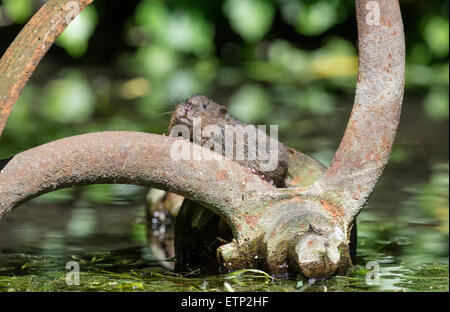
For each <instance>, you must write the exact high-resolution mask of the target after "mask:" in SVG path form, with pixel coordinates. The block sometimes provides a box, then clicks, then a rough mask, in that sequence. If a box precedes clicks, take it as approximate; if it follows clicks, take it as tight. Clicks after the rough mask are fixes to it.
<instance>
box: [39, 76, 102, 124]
mask: <svg viewBox="0 0 450 312" xmlns="http://www.w3.org/2000/svg"><path fill="white" fill-rule="evenodd" d="M94 101H95V98H94V93H93V91H92V90H91V88H90V86H89V83H88V81H87V80H86V78H85V77H84V76H83V74H82V73H81V72H79V71H77V70H70V71H68V72H67V73H66V74H65V75H64V76H63V78H60V79H57V80H53V81H51V82H50V83H49V84H47V85H46V86H45V90H44V103H43V106H42V114H43V115H44V116H45V117H47V118H49V119H50V120H52V121H58V122H63V123H77V122H78V123H81V122H84V121H86V120H88V119H89V118H90V117H91V115H92V113H93V112H94V104H95V102H94Z"/></svg>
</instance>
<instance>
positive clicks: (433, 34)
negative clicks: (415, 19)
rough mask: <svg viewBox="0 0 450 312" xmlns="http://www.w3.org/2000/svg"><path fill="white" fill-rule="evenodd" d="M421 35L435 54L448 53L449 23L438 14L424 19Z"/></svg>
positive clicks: (442, 54) (445, 54)
mask: <svg viewBox="0 0 450 312" xmlns="http://www.w3.org/2000/svg"><path fill="white" fill-rule="evenodd" d="M422 36H423V38H424V39H425V41H426V43H427V44H428V46H429V48H430V49H431V51H432V52H433V53H434V54H435V55H436V56H439V57H443V56H447V55H448V45H449V25H448V20H447V19H445V18H443V17H441V16H438V15H434V16H431V17H429V18H428V19H426V20H425V26H424V28H423V31H422Z"/></svg>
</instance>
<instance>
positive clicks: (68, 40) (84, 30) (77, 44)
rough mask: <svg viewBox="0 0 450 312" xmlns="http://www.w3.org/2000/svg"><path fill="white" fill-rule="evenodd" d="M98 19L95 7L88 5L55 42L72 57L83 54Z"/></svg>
mask: <svg viewBox="0 0 450 312" xmlns="http://www.w3.org/2000/svg"><path fill="white" fill-rule="evenodd" d="M97 20H98V17H97V11H96V10H95V7H94V6H88V7H87V8H86V9H84V10H83V11H82V12H81V13H80V15H78V16H77V17H76V18H75V19H74V20H73V21H72V22H71V23H70V24H69V26H67V28H66V29H65V30H64V31H63V33H62V34H61V35H60V36H59V37H58V39H57V40H56V42H55V43H56V44H57V45H59V46H61V47H63V48H64V49H65V50H66V51H67V53H69V54H70V56H72V57H75V58H78V57H81V56H83V55H84V54H85V53H86V51H87V47H88V42H89V39H90V38H91V36H92V34H93V33H94V29H95V26H96V25H97Z"/></svg>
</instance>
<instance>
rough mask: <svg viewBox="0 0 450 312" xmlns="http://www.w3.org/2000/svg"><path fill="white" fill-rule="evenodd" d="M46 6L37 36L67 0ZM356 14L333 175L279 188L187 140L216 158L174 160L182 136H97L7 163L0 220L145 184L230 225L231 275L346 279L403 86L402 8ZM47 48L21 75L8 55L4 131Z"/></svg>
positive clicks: (393, 1)
mask: <svg viewBox="0 0 450 312" xmlns="http://www.w3.org/2000/svg"><path fill="white" fill-rule="evenodd" d="M78 2H80V3H85V4H87V3H88V2H89V1H78ZM49 3H52V4H54V5H55V7H49V8H47V9H48V11H46V12H44V15H42V16H41V18H42V21H41V23H40V24H39V25H41V27H42V28H39V29H36V31H41V32H42V33H43V34H45V33H51V34H54V35H55V36H56V32H54V33H52V32H51V31H50V30H51V29H53V28H52V27H53V24H52V22H51V21H52V18H53V17H54V16H56V15H58V14H61V10H62V5H64V3H67V1H63V0H61V1H56V0H55V1H49ZM38 14H39V13H38ZM45 14H47V15H45ZM356 15H357V22H358V38H359V75H358V84H357V87H356V96H355V103H354V107H353V111H352V114H351V117H350V120H349V123H348V125H347V129H346V131H345V134H344V137H343V139H342V142H341V144H340V146H339V149H338V151H337V152H336V155H335V157H334V159H333V162H332V164H331V166H330V168H329V169H327V171H326V172H325V174H324V175H323V176H322V177H321V178H320V179H319V180H318V181H317V182H315V183H313V184H312V185H309V186H305V187H292V188H285V189H276V188H274V187H272V186H271V185H270V184H269V183H267V182H265V181H264V180H261V179H260V178H259V176H257V175H254V174H252V173H251V171H250V170H248V169H246V168H244V167H241V166H240V165H238V164H237V163H235V162H233V161H230V160H227V159H225V158H223V157H221V156H220V155H218V154H217V155H216V156H214V157H213V155H212V154H213V152H211V151H209V150H207V149H203V148H202V147H200V146H196V145H195V144H192V143H187V142H186V144H188V145H189V148H192V149H199V150H201V153H204V154H206V155H209V156H210V157H211V158H217V160H214V161H205V160H201V161H195V160H183V161H174V160H173V159H172V158H171V157H170V148H171V146H172V144H173V143H174V142H176V139H174V138H169V137H164V136H159V135H153V134H144V133H135V132H103V133H92V134H87V135H81V136H76V137H71V138H66V139H62V140H58V141H55V142H51V143H48V144H45V145H42V146H39V147H36V148H33V149H30V150H28V151H25V152H23V153H20V154H18V155H16V156H15V157H13V158H12V159H11V160H10V161H9V162H8V163H6V165H5V166H4V167H3V168H2V169H1V171H0V218H1V217H4V216H5V215H7V214H8V213H9V212H10V211H11V210H12V209H13V208H15V207H17V206H19V205H20V204H21V203H23V202H25V201H26V200H29V199H31V198H33V197H35V196H38V195H40V194H43V193H46V192H50V191H53V190H56V189H60V188H64V187H69V186H72V185H84V184H93V183H129V184H137V185H145V186H150V187H155V188H159V189H163V190H166V191H169V192H173V193H176V194H179V195H182V196H185V197H187V198H189V199H192V200H193V201H196V202H198V203H200V204H201V205H203V206H205V207H207V208H209V209H210V210H212V211H213V212H215V213H216V214H218V215H219V216H221V217H222V218H223V219H224V220H225V221H226V222H227V223H228V225H229V226H230V227H231V229H232V231H233V237H234V239H233V241H232V242H231V243H229V244H226V245H223V246H221V247H219V248H218V254H217V256H218V259H219V261H220V263H221V264H222V265H223V266H224V267H225V268H228V269H230V270H234V269H238V268H244V267H247V268H248V267H263V268H266V269H267V270H268V271H270V272H271V273H273V274H282V275H284V274H287V273H288V272H289V271H294V272H297V273H298V272H301V273H302V274H304V275H306V276H309V277H326V276H329V275H330V274H333V273H334V272H336V271H339V272H345V270H346V269H347V268H348V267H349V266H350V265H351V261H350V260H349V258H350V257H349V252H348V250H349V248H348V239H349V236H350V228H351V223H352V222H353V220H354V218H355V216H356V215H357V214H358V213H359V212H360V210H361V209H362V207H363V205H364V203H365V202H366V201H367V198H368V196H369V195H370V193H371V192H372V190H373V187H374V185H375V183H376V182H377V180H378V178H379V176H380V175H381V173H382V171H383V169H384V166H385V165H386V162H387V160H388V157H389V154H390V151H391V149H392V144H393V141H394V137H395V133H396V129H397V126H398V122H399V117H400V111H401V104H402V99H403V86H404V62H405V46H404V36H403V26H402V20H401V14H400V8H399V5H398V1H397V0H383V1H368V0H356ZM60 18H61V16H60ZM60 22H61V21H60ZM66 24H67V23H66ZM33 25H34V24H31V26H30V28H29V29H28V30H27V31H29V32H30V34H32V33H33V31H35V30H34V27H35V26H33ZM60 25H64V23H61V24H60ZM27 27H28V26H27ZM58 29H59V28H58ZM19 37H20V36H19ZM47 39H48V40H50V37H49V38H47ZM51 39H54V38H53V37H51ZM46 42H49V43H50V41H46ZM25 46H26V44H25ZM39 48H40V45H39V44H35V42H33V44H31V45H29V48H25V50H24V54H23V55H26V57H28V58H29V59H30V60H33V62H31V61H30V62H31V63H30V62H28V61H27V62H26V65H20V64H16V65H17V67H16V65H13V64H12V63H8V62H7V61H3V59H2V63H1V64H0V65H1V67H0V72H1V74H2V75H3V76H2V77H1V79H2V81H7V79H6V80H5V78H4V76H5V75H12V77H13V78H14V79H13V80H14V81H16V82H14V81H13V82H12V83H11V84H10V85H9V86H7V87H3V85H2V84H0V88H3V89H0V92H1V93H0V94H1V96H2V98H1V100H2V102H0V103H1V106H0V107H1V109H2V110H1V112H0V114H1V115H0V125H1V126H2V127H3V126H4V123H5V121H6V118H7V116H8V114H9V112H10V108H11V107H12V105H13V103H14V102H15V100H16V99H17V96H18V94H19V93H20V91H21V89H22V87H23V85H24V84H25V82H26V79H28V77H29V76H30V75H31V72H32V71H33V70H34V68H35V67H36V65H37V62H39V59H40V58H41V57H42V55H43V53H42V54H41V52H36V51H35V50H36V49H39ZM46 48H47V47H46V46H44V49H46ZM8 51H9V50H8ZM7 53H10V54H11V53H14V51H12V52H11V51H10V52H7ZM10 58H11V57H10V56H7V57H6V60H8V59H10ZM16 58H18V60H20V56H19V57H17V56H13V57H12V58H11V59H12V60H15V59H16ZM28 58H27V60H28ZM21 61H22V60H21ZM5 64H6V65H5ZM21 66H24V67H21ZM17 68H22V69H21V70H18V69H17ZM5 90H6V91H7V92H6V91H5ZM9 90H12V91H11V92H10V91H9ZM5 92H6V93H5ZM8 92H9V93H8ZM5 94H6V97H5ZM2 127H1V128H0V129H2ZM0 131H1V130H0ZM218 156H219V157H218ZM3 165H4V164H3Z"/></svg>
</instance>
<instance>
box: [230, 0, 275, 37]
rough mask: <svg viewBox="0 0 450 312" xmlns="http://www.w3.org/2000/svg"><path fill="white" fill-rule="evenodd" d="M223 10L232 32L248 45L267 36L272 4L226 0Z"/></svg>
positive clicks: (260, 0) (272, 10)
mask: <svg viewBox="0 0 450 312" xmlns="http://www.w3.org/2000/svg"><path fill="white" fill-rule="evenodd" d="M223 8H224V13H225V15H226V16H227V17H228V19H229V20H230V24H231V27H232V28H233V30H234V31H235V32H237V33H238V34H239V35H241V36H242V37H243V38H244V39H245V40H246V41H248V42H250V43H255V42H257V41H259V40H261V38H262V37H264V36H265V35H266V34H267V32H268V31H269V30H270V27H271V25H272V21H273V18H274V15H275V7H274V5H273V3H272V2H271V1H267V0H227V1H226V2H225V3H224V7H223Z"/></svg>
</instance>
